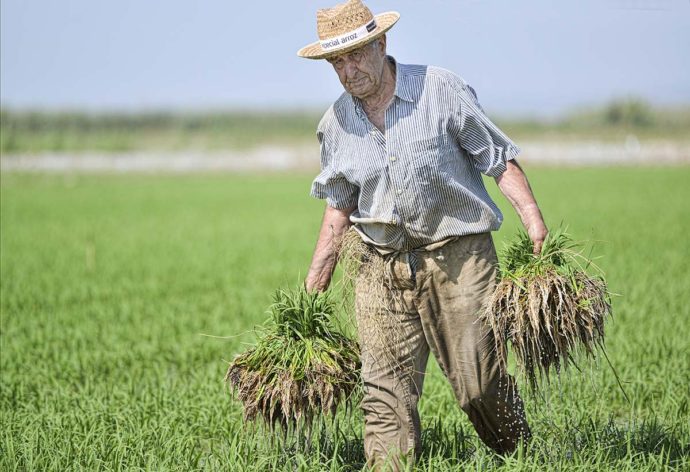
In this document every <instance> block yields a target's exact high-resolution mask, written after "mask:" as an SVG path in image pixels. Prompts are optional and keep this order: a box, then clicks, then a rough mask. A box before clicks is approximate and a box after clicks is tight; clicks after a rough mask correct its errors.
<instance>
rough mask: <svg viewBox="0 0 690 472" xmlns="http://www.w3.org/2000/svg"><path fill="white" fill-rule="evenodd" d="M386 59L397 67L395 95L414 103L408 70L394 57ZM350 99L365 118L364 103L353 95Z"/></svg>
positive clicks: (359, 113) (358, 112)
mask: <svg viewBox="0 0 690 472" xmlns="http://www.w3.org/2000/svg"><path fill="white" fill-rule="evenodd" d="M386 59H387V60H388V61H389V62H391V63H392V64H393V65H394V66H395V90H394V91H393V95H394V96H396V97H398V98H399V99H401V100H404V101H406V102H414V96H413V95H412V90H411V89H410V86H409V84H408V80H407V75H408V74H407V68H406V67H405V65H404V64H400V63H399V62H398V61H396V60H395V58H394V57H393V56H386ZM350 97H351V98H352V102H353V103H354V105H355V110H356V111H357V114H358V115H360V116H363V115H364V110H363V109H362V101H361V100H360V99H359V98H356V97H353V96H352V95H350Z"/></svg>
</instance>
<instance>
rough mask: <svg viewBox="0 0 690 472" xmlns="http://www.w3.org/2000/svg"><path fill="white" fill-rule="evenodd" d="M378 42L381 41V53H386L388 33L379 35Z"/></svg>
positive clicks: (379, 45)
mask: <svg viewBox="0 0 690 472" xmlns="http://www.w3.org/2000/svg"><path fill="white" fill-rule="evenodd" d="M378 43H379V44H378V47H379V51H380V52H381V54H383V55H385V54H386V35H385V34H383V35H381V36H380V37H379V39H378Z"/></svg>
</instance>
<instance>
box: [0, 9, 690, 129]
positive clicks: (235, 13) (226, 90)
mask: <svg viewBox="0 0 690 472" xmlns="http://www.w3.org/2000/svg"><path fill="white" fill-rule="evenodd" d="M335 3H336V1H333V0H330V1H329V0H326V1H324V0H320V1H313V0H304V1H297V0H291V1H285V0H281V1H257V0H250V1H243V2H239V1H235V0H232V1H230V0H225V1H217V0H208V1H197V2H191V1H187V2H183V1H180V0H165V1H163V0H149V1H146V0H118V1H97V0H59V1H57V0H42V1H41V0H2V2H1V29H0V31H1V40H2V42H1V53H2V54H1V63H0V67H1V69H0V70H1V76H0V79H1V82H0V84H1V85H0V93H1V97H2V105H3V106H11V107H33V108H36V107H40V108H88V109H92V110H99V109H147V108H176V109H178V108H182V109H185V108H193V109H204V108H231V107H242V108H247V107H250V108H253V107H261V108H271V107H280V108H286V107H288V108H292V107H306V108H317V109H318V108H323V107H325V106H327V105H328V104H329V103H330V102H331V101H332V100H334V99H335V98H337V96H338V95H339V94H340V92H341V88H340V87H341V86H340V84H339V83H338V81H337V78H336V76H335V73H334V72H333V71H332V69H331V68H330V66H329V65H328V64H327V63H325V62H323V61H310V60H306V59H301V58H298V57H297V56H296V55H295V52H296V51H297V49H299V48H300V47H302V46H303V45H305V44H307V43H310V42H312V41H314V40H315V39H316V28H315V11H316V9H317V8H319V7H326V6H331V5H332V4H335ZM367 4H368V5H369V6H370V8H371V9H372V10H373V11H374V12H375V13H376V12H383V11H387V10H397V11H399V12H400V13H401V19H400V21H399V22H398V24H397V25H396V26H395V27H394V28H393V29H392V30H391V31H390V32H389V35H388V44H389V52H390V53H391V54H393V55H394V56H395V57H396V58H397V59H398V60H399V61H401V62H406V63H425V64H435V65H439V66H442V67H446V68H448V69H451V70H453V71H455V72H457V73H458V74H460V75H461V76H463V77H464V78H465V79H466V80H467V81H468V82H469V83H470V84H472V85H473V86H474V88H475V89H476V90H477V92H478V94H479V98H480V101H481V102H482V104H483V105H484V107H485V108H487V109H488V110H489V111H490V112H493V113H498V114H529V115H540V116H548V115H552V114H554V113H558V112H560V111H563V110H566V109H569V108H571V107H573V106H582V105H592V104H598V103H602V102H605V101H606V100H609V99H611V98H613V97H621V96H628V95H635V96H640V97H643V98H646V99H648V100H650V101H651V102H653V103H660V104H674V103H685V104H688V103H690V1H688V0H599V1H590V0H584V1H574V0H573V1H570V2H563V1H555V0H551V1H547V0H543V1H542V0H521V1H516V0H473V1H470V0H464V1H463V0H424V1H412V0H407V1H405V0H399V1H390V0H370V1H369V2H367Z"/></svg>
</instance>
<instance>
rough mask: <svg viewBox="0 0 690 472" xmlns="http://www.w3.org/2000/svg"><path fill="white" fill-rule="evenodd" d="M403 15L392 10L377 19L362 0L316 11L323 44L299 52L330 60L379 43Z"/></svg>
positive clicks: (318, 42) (320, 41) (311, 45)
mask: <svg viewBox="0 0 690 472" xmlns="http://www.w3.org/2000/svg"><path fill="white" fill-rule="evenodd" d="M399 18H400V13H398V12H395V11H388V12H385V13H381V14H379V15H376V16H374V15H373V14H372V13H371V10H369V9H368V8H367V7H366V5H364V4H363V3H362V2H361V0H348V1H347V2H345V3H341V4H340V5H336V6H334V7H333V8H324V9H322V10H318V11H317V12H316V29H317V31H318V34H319V41H316V42H315V43H312V44H309V45H308V46H305V47H303V48H302V49H300V50H299V51H297V55H298V56H300V57H306V58H307V59H326V58H328V57H332V56H336V55H338V54H343V53H346V52H349V51H352V50H353V49H357V48H358V47H361V46H364V45H365V44H367V43H370V42H371V41H373V40H375V39H376V38H378V37H379V36H381V35H383V34H384V33H385V32H386V31H388V30H389V29H391V28H392V27H393V25H394V24H395V23H396V22H397V21H398V19H399Z"/></svg>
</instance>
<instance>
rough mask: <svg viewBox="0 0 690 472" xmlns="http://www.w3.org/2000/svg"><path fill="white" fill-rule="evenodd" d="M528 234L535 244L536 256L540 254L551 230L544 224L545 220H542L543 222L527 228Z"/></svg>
mask: <svg viewBox="0 0 690 472" xmlns="http://www.w3.org/2000/svg"><path fill="white" fill-rule="evenodd" d="M527 234H528V235H529V238H530V239H531V240H532V244H533V245H534V255H535V256H536V255H538V254H540V253H541V247H542V245H543V244H544V240H545V239H546V235H547V234H549V230H548V229H547V228H546V225H544V222H543V221H542V222H541V224H537V225H535V226H530V227H529V229H527Z"/></svg>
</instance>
